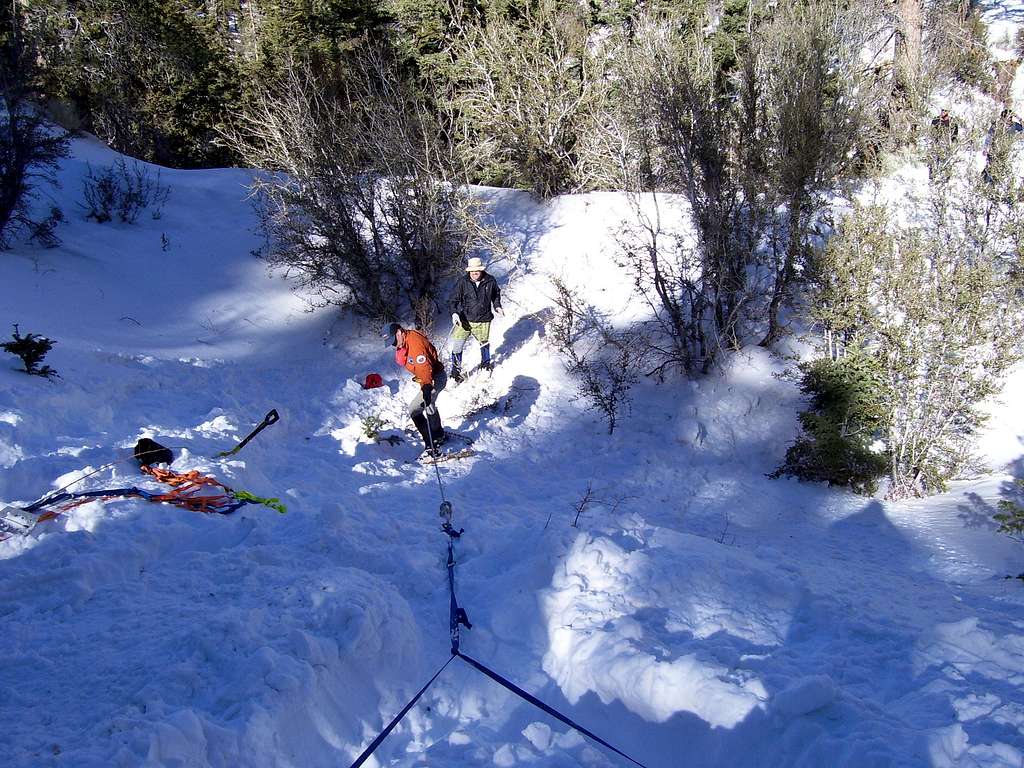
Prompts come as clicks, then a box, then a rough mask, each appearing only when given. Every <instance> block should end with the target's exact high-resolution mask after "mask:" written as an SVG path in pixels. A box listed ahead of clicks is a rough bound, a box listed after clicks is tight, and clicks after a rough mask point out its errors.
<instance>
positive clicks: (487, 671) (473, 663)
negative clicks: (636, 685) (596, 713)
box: [458, 651, 647, 768]
mask: <svg viewBox="0 0 1024 768" xmlns="http://www.w3.org/2000/svg"><path fill="white" fill-rule="evenodd" d="M458 656H459V658H460V659H463V660H464V661H465V662H467V663H468V664H470V665H471V666H473V667H476V669H478V670H480V671H481V672H483V673H484V674H485V675H487V676H488V677H489V678H491V680H493V681H494V682H496V683H498V684H499V685H502V686H504V687H505V688H507V689H508V690H510V691H512V693H514V694H515V695H516V696H518V697H520V698H521V699H524V700H525V701H528V702H529V703H530V704H533V706H535V707H537V708H538V709H542V710H544V711H545V712H547V713H548V714H549V715H551V716H552V717H555V718H557V719H559V720H561V721H562V722H563V723H565V724H566V725H568V726H569V727H570V728H572V729H574V730H577V731H579V732H580V733H582V734H583V735H584V736H587V737H588V738H591V739H593V740H594V741H596V742H597V743H598V744H603V745H604V746H606V747H608V749H610V750H611V751H612V752H614V753H615V754H617V755H622V756H623V757H624V758H626V759H627V760H629V761H630V762H631V763H633V764H634V765H639V766H640V768H647V766H645V765H644V764H643V763H641V762H640V761H639V760H634V759H633V758H632V757H630V756H629V755H627V754H626V753H625V752H623V751H622V750H620V749H616V748H615V747H613V746H612V745H611V744H609V743H608V742H607V741H605V740H604V739H602V738H601V737H600V736H598V735H597V734H596V733H593V732H592V731H588V730H587V729H586V728H584V727H583V726H582V725H580V724H579V723H576V722H574V721H572V720H571V719H569V718H568V717H566V716H565V715H563V714H562V713H561V712H559V711H558V710H557V709H554V708H553V707H549V706H548V705H547V704H545V703H544V702H543V701H541V700H540V699H538V698H537V697H536V696H531V695H530V694H529V693H527V692H526V691H524V690H523V689H522V688H520V687H519V686H518V685H516V684H515V683H512V682H510V681H508V680H506V679H505V678H504V677H502V676H501V675H499V674H498V673H497V672H494V671H493V670H490V669H488V668H487V667H485V666H484V665H483V664H481V663H480V662H479V661H477V660H475V659H472V658H470V657H469V656H467V655H466V654H464V653H462V652H461V651H460V652H459V653H458Z"/></svg>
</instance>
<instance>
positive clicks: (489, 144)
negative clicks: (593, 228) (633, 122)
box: [442, 0, 609, 197]
mask: <svg viewBox="0 0 1024 768" xmlns="http://www.w3.org/2000/svg"><path fill="white" fill-rule="evenodd" d="M449 53H450V56H451V57H452V59H453V66H452V67H450V68H449V69H448V70H446V71H447V72H448V73H449V74H448V79H447V82H446V89H445V90H446V93H445V94H444V98H443V100H442V101H443V104H444V106H446V107H447V108H449V109H451V110H452V112H453V114H454V116H455V117H456V124H457V126H458V130H459V145H460V147H461V150H462V153H463V156H464V158H465V161H466V164H467V166H468V167H469V168H470V169H471V171H472V172H473V173H474V174H475V176H476V177H477V178H480V179H482V180H483V181H484V183H499V184H510V185H512V186H518V187H523V188H526V189H530V190H533V191H534V192H535V193H536V194H538V195H540V196H541V197H550V196H552V195H556V194H559V193H562V192H570V191H578V190H580V189H585V188H589V187H591V186H593V182H594V181H595V179H594V177H593V175H592V173H593V170H594V169H593V168H592V167H591V165H590V163H589V161H590V160H593V159H594V155H593V154H592V153H587V152H583V151H581V146H582V145H583V144H584V143H586V142H587V141H589V140H590V139H591V137H592V136H593V134H595V133H596V132H598V131H599V130H600V128H601V122H600V118H599V116H600V114H601V113H602V111H603V109H604V105H605V104H606V103H607V93H608V88H609V85H608V81H607V80H606V78H604V76H603V74H604V68H605V60H604V59H603V57H602V56H601V55H600V48H599V46H598V45H596V44H595V41H594V40H592V39H591V36H590V22H589V19H588V16H587V12H586V9H585V8H584V7H582V6H575V7H574V6H572V5H571V4H564V3H558V2H555V0H541V2H538V3H535V4H528V5H527V6H526V8H525V10H524V11H523V13H522V15H521V17H517V18H513V17H511V16H510V15H502V14H494V15H488V17H487V18H486V20H484V19H482V18H481V19H473V18H465V19H464V20H463V24H462V30H461V34H459V35H457V36H456V37H455V38H453V40H452V41H451V43H450V46H449Z"/></svg>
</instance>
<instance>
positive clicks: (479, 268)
mask: <svg viewBox="0 0 1024 768" xmlns="http://www.w3.org/2000/svg"><path fill="white" fill-rule="evenodd" d="M466 271H467V272H483V271H484V262H483V259H481V258H480V257H479V256H474V257H473V258H471V259H470V260H469V263H468V264H467V265H466Z"/></svg>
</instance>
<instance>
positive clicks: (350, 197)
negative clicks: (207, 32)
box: [226, 43, 492, 323]
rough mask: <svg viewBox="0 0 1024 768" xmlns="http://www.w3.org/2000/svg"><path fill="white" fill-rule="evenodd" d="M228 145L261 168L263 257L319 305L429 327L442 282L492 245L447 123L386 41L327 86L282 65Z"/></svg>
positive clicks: (302, 68) (256, 183)
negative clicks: (410, 316) (410, 319)
mask: <svg viewBox="0 0 1024 768" xmlns="http://www.w3.org/2000/svg"><path fill="white" fill-rule="evenodd" d="M226 138H227V140H228V142H229V143H230V144H231V145H232V147H233V148H234V149H235V150H236V151H237V152H239V153H240V154H241V156H242V157H244V158H245V160H246V162H247V163H249V164H251V165H253V166H256V167H259V168H265V169H267V172H266V173H260V174H257V175H256V176H255V177H254V179H253V182H252V185H251V191H252V193H253V195H254V197H255V200H256V203H257V206H258V210H259V212H260V215H261V220H262V222H263V226H264V231H265V234H266V235H267V238H268V240H267V248H266V251H265V253H264V255H265V257H266V259H267V260H268V262H269V263H270V264H272V265H275V266H281V267H285V268H286V269H287V270H288V272H289V274H290V275H291V276H293V277H295V278H296V279H297V280H298V282H299V283H300V284H301V285H303V286H305V287H307V288H309V289H310V290H312V291H313V292H314V293H315V294H317V295H318V296H319V297H320V299H321V300H322V301H323V303H324V304H334V305H337V306H341V307H348V308H351V309H352V310H354V311H355V312H357V313H359V314H361V315H363V316H365V317H368V318H371V319H375V320H378V319H393V318H396V317H399V316H402V315H404V314H405V313H407V312H415V313H416V315H417V318H418V320H419V321H420V322H421V323H429V321H430V320H431V319H432V314H433V313H434V312H435V311H436V308H437V295H438V291H439V290H440V288H441V286H442V284H443V282H444V280H445V279H446V278H447V277H448V276H449V275H451V274H453V273H454V272H455V271H458V269H459V267H460V265H461V263H462V261H463V259H464V258H465V256H466V254H467V253H469V252H470V251H471V250H472V249H473V248H476V247H482V246H483V245H485V244H487V243H489V242H492V239H490V235H489V232H488V231H487V230H486V228H485V227H483V226H482V225H481V224H480V218H479V214H480V209H479V205H478V204H477V203H476V202H475V201H474V200H473V199H472V198H471V197H470V196H469V195H468V194H467V192H466V191H465V189H464V187H462V186H461V181H462V178H463V176H462V174H461V173H460V170H459V164H458V162H457V161H456V159H455V157H454V155H453V153H452V148H451V144H450V143H449V142H448V141H447V135H446V131H445V129H444V127H443V126H442V125H440V124H439V123H438V122H437V119H436V118H435V116H434V115H433V114H432V112H431V110H430V109H429V108H428V106H427V105H426V103H425V102H424V99H423V97H422V96H421V95H420V94H419V93H418V92H417V91H416V90H415V89H414V88H412V87H411V86H410V85H409V84H408V82H406V81H405V80H403V78H402V77H401V75H400V72H399V65H398V62H397V61H396V59H395V58H394V56H393V55H392V53H391V52H390V51H389V50H388V49H387V48H386V47H385V46H384V45H382V44H378V43H368V44H366V45H364V46H363V47H361V48H360V49H359V50H358V51H356V52H355V53H354V54H353V55H352V57H351V58H350V60H348V62H347V66H346V67H345V68H344V70H343V72H342V73H341V74H340V75H339V76H338V77H337V78H335V79H330V78H328V77H327V76H325V75H323V74H316V73H314V72H313V71H312V70H311V68H310V67H309V66H307V65H304V64H302V63H300V62H290V63H289V64H288V66H286V67H285V71H284V75H283V79H282V80H281V81H280V82H277V83H271V84H260V85H257V86H256V94H255V97H254V99H253V103H252V104H251V105H250V106H249V107H248V108H247V109H246V110H245V111H244V112H243V114H242V115H241V116H240V119H239V121H238V123H237V124H236V125H235V126H234V127H233V128H232V129H230V130H228V131H227V132H226Z"/></svg>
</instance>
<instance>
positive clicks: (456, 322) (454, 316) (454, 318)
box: [452, 312, 462, 325]
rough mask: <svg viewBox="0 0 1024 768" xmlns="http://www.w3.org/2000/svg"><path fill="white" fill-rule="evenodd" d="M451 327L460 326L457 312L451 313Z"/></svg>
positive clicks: (460, 322)
mask: <svg viewBox="0 0 1024 768" xmlns="http://www.w3.org/2000/svg"><path fill="white" fill-rule="evenodd" d="M452 325H462V321H461V320H459V313H458V312H452Z"/></svg>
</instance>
